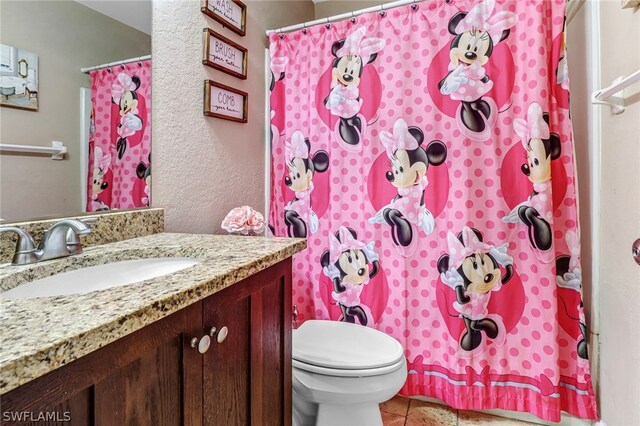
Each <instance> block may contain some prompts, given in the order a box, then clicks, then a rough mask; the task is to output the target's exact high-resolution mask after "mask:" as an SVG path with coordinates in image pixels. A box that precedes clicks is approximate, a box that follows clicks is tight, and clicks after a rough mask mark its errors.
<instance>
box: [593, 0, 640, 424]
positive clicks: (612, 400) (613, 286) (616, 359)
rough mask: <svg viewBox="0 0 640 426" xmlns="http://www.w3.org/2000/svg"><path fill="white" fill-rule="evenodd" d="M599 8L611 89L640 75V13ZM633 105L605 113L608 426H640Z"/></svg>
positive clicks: (603, 303) (637, 160)
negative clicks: (624, 78)
mask: <svg viewBox="0 0 640 426" xmlns="http://www.w3.org/2000/svg"><path fill="white" fill-rule="evenodd" d="M599 4H600V24H601V28H600V34H601V37H602V41H601V43H602V47H601V49H602V53H601V54H602V59H601V66H602V79H601V81H600V83H601V87H604V86H608V85H609V84H611V82H612V81H613V80H614V79H615V78H617V77H619V76H621V75H623V76H627V75H629V74H631V73H632V72H634V71H636V70H638V69H640V49H638V46H640V9H639V8H636V9H635V10H631V9H625V10H623V9H621V8H620V2H618V1H601V2H599ZM627 99H628V100H627V102H632V104H631V105H629V106H628V107H627V110H626V111H625V112H624V113H623V114H621V115H613V114H611V110H610V108H608V107H600V108H601V109H600V113H601V117H602V137H601V142H602V149H601V152H600V155H599V158H600V161H601V170H602V171H601V186H602V191H601V194H600V196H601V203H600V204H601V229H602V237H601V243H600V278H601V283H600V317H601V321H600V342H601V346H600V353H601V357H600V401H601V414H602V419H603V420H604V421H605V422H606V423H607V424H608V425H640V403H639V402H640V327H638V322H639V321H640V301H639V300H638V291H639V290H640V266H638V265H636V264H635V263H634V262H633V260H632V258H631V244H632V243H633V241H634V240H635V239H636V238H640V217H639V215H638V212H640V189H639V187H638V185H639V184H640V85H638V84H636V85H634V86H632V88H631V89H629V90H628V91H627Z"/></svg>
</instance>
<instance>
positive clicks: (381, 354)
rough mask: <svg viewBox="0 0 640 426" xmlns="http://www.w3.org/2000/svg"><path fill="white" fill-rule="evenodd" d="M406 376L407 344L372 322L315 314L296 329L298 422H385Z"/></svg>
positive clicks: (295, 404)
mask: <svg viewBox="0 0 640 426" xmlns="http://www.w3.org/2000/svg"><path fill="white" fill-rule="evenodd" d="M406 378H407V364H406V360H405V357H404V351H403V348H402V345H400V343H398V341H396V340H395V339H394V338H392V337H391V336H388V335H386V334H384V333H382V332H380V331H377V330H374V329H372V328H369V327H363V326H360V325H356V324H350V323H345V322H338V321H321V320H313V321H307V322H305V323H304V324H302V325H301V326H300V327H299V328H298V329H297V330H294V332H293V424H294V426H303V425H305V426H306V425H319V426H325V425H326V426H341V425H353V426H355V425H366V426H375V425H382V417H381V416H380V409H379V408H378V404H379V403H381V402H383V401H386V400H388V399H390V398H391V397H393V396H394V395H395V394H396V393H397V392H398V391H399V390H400V388H401V387H402V385H404V382H405V380H406Z"/></svg>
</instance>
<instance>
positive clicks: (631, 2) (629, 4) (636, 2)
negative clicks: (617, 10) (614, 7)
mask: <svg viewBox="0 0 640 426" xmlns="http://www.w3.org/2000/svg"><path fill="white" fill-rule="evenodd" d="M638 6H640V0H622V8H623V9H631V8H634V7H638Z"/></svg>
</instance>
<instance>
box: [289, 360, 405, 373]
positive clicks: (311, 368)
mask: <svg viewBox="0 0 640 426" xmlns="http://www.w3.org/2000/svg"><path fill="white" fill-rule="evenodd" d="M404 365H405V362H404V358H400V360H399V361H398V362H396V363H395V364H392V365H387V366H385V367H378V368H365V369H360V370H355V369H345V368H327V367H320V366H317V365H313V364H307V363H306V362H302V361H298V360H296V359H294V360H293V368H297V369H299V370H304V371H308V372H310V373H316V374H320V375H323V376H335V377H370V376H381V375H383V374H389V373H393V372H394V371H396V370H397V369H399V368H402V367H403V366H404Z"/></svg>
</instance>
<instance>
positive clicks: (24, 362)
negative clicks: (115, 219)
mask: <svg viewBox="0 0 640 426" xmlns="http://www.w3.org/2000/svg"><path fill="white" fill-rule="evenodd" d="M305 247H306V242H305V241H304V240H293V239H282V238H268V239H267V238H260V237H236V236H212V235H206V236H205V235H184V234H155V235H150V236H146V237H142V238H135V239H132V240H127V241H121V242H117V243H112V244H105V245H102V246H96V247H91V248H89V249H86V250H85V252H84V253H82V254H80V255H77V256H72V257H67V258H64V259H58V260H53V261H49V262H43V263H40V264H34V265H30V266H20V267H6V268H0V287H1V289H2V291H5V290H8V289H9V288H12V287H15V286H18V285H20V284H21V283H25V282H29V281H33V280H34V279H38V278H41V277H44V276H48V275H53V274H56V273H62V272H66V271H71V270H77V269H78V268H82V267H86V266H92V265H96V264H106V263H113V262H117V261H123V260H131V259H144V258H156V257H162V258H167V257H189V258H194V259H196V260H197V261H198V263H197V264H196V265H194V266H191V267H189V268H187V269H183V270H180V271H178V272H175V273H172V274H169V275H164V276H161V277H156V278H151V279H148V280H145V281H142V282H136V283H132V284H128V285H125V286H119V287H113V288H107V289H104V290H99V291H94V292H91V293H85V294H68V295H63V296H52V297H39V298H28V299H10V298H7V297H1V296H0V321H1V322H2V328H1V330H0V393H1V394H2V396H1V397H0V398H1V405H2V412H3V416H6V414H5V413H21V412H30V413H36V414H37V413H46V414H48V415H51V414H50V413H57V417H56V418H57V419H65V416H67V417H68V418H70V421H71V424H103V425H117V424H148V425H173V424H175V425H181V424H185V425H201V424H210V425H248V424H254V425H286V424H290V423H291V311H292V310H291V256H292V255H293V254H294V253H296V252H298V251H300V250H302V249H304V248H305ZM3 420H6V417H5V418H4V419H3Z"/></svg>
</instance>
